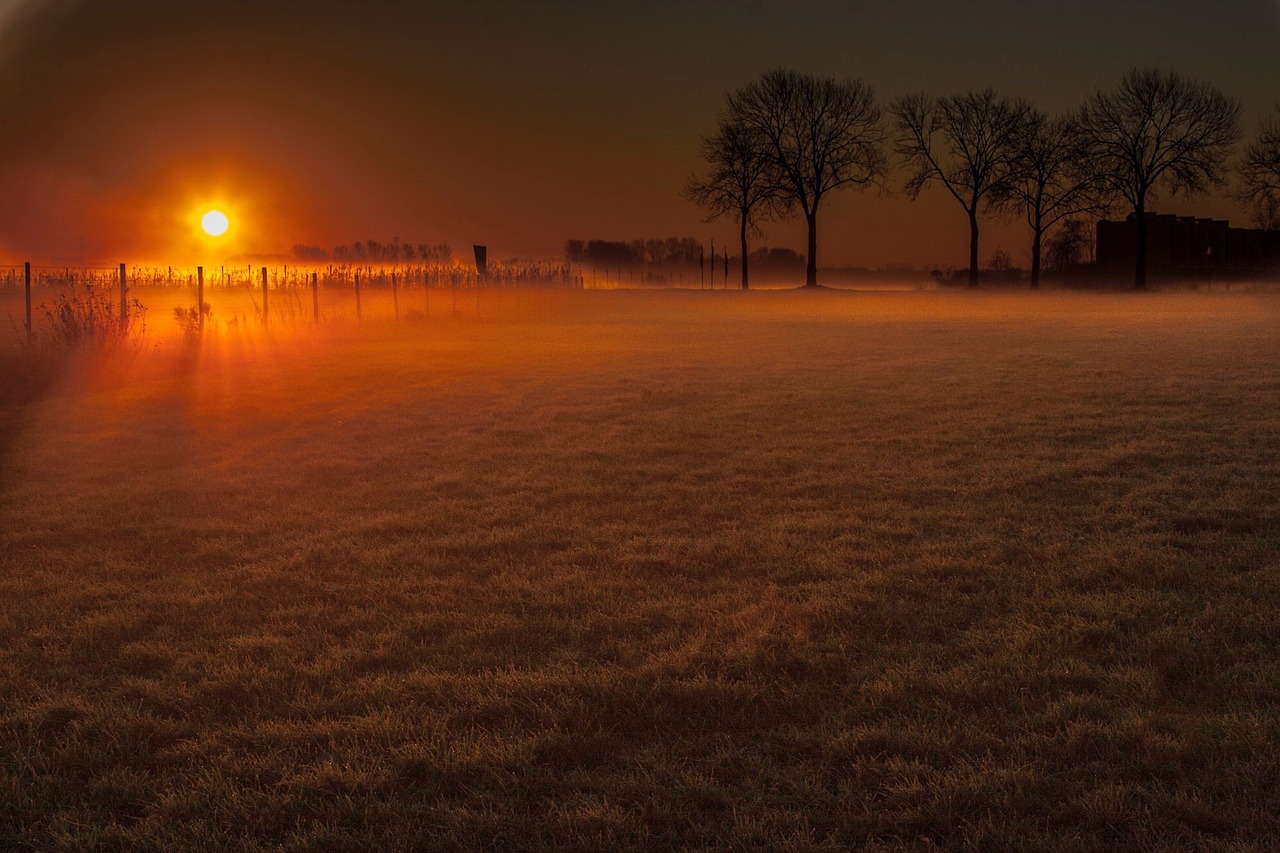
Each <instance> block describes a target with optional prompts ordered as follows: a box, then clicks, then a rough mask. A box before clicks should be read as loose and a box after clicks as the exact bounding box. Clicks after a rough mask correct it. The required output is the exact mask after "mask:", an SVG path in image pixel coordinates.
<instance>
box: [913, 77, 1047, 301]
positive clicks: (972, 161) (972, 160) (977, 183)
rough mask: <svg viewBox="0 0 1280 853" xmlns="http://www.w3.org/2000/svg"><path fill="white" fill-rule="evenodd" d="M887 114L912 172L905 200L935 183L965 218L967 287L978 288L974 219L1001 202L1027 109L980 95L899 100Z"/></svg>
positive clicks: (993, 95) (987, 92)
mask: <svg viewBox="0 0 1280 853" xmlns="http://www.w3.org/2000/svg"><path fill="white" fill-rule="evenodd" d="M889 110H890V112H892V113H893V115H894V117H895V119H896V123H897V140H896V145H895V148H896V150H897V152H898V154H899V155H900V156H901V157H902V158H903V160H904V161H905V162H906V164H907V167H908V168H909V169H910V170H911V175H910V177H909V178H908V179H907V183H906V187H905V191H906V194H907V196H908V197H910V198H912V199H915V198H918V197H919V195H920V193H921V191H923V190H924V188H925V187H927V186H929V184H931V183H933V182H935V181H937V182H938V183H940V184H942V185H943V187H945V188H946V190H947V192H949V193H951V196H952V197H953V198H954V199H955V200H956V201H958V202H960V206H961V207H963V208H964V211H965V213H966V214H967V215H968V217H969V286H970V287H977V286H978V217H979V216H980V215H981V214H983V213H984V212H987V211H989V210H993V209H998V208H999V206H1000V201H1001V199H1002V198H1004V197H1005V188H1006V186H1007V184H1008V182H1009V181H1010V179H1011V177H1012V176H1013V173H1014V170H1015V169H1016V167H1017V161H1018V141H1019V140H1020V139H1021V138H1022V137H1023V135H1024V133H1025V127H1026V124H1027V121H1028V116H1029V115H1030V113H1031V107H1030V106H1029V105H1028V104H1027V103H1026V102H1025V101H1023V100H1021V99H1010V98H1005V97H1001V96H999V95H997V94H996V93H995V92H994V91H993V90H991V89H983V90H982V91H980V92H974V91H969V92H966V93H964V94H963V95H955V96H953V97H950V98H933V97H931V96H929V95H926V94H918V95H904V96H902V97H900V98H897V99H895V100H894V102H893V104H892V105H891V106H890V108H889ZM938 136H940V137H941V145H938V144H936V143H935V137H938Z"/></svg>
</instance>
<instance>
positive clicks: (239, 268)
mask: <svg viewBox="0 0 1280 853" xmlns="http://www.w3.org/2000/svg"><path fill="white" fill-rule="evenodd" d="M584 286H590V285H589V284H588V283H586V282H584V278H583V275H582V273H581V272H580V271H578V270H575V269H573V268H571V267H569V266H567V265H564V264H555V263H547V262H536V261H534V262H497V263H493V264H491V265H489V267H488V270H487V271H486V274H485V275H484V276H483V277H481V276H479V275H478V274H477V272H476V270H475V268H474V267H468V266H464V265H462V264H447V263H424V264H395V265H374V264H326V265H323V266H319V265H316V266H307V265H303V264H280V265H277V266H274V267H272V266H254V265H252V264H242V265H218V266H210V267H203V266H194V267H186V266H169V265H165V266H159V265H129V264H118V265H114V266H103V265H93V266H69V265H35V264H31V263H24V264H22V265H9V266H0V288H3V289H8V290H9V291H10V292H11V293H13V292H15V291H18V290H21V291H22V292H23V297H24V299H23V301H24V304H23V308H22V331H23V336H24V337H25V339H26V342H27V343H28V344H30V343H31V342H32V338H33V335H34V332H35V328H36V323H35V322H34V318H33V313H35V307H33V306H34V304H35V302H36V301H37V299H38V294H39V292H40V291H44V292H46V293H65V292H68V291H74V290H75V289H77V288H85V289H89V290H91V291H92V292H96V293H98V294H102V295H106V294H112V298H113V300H114V294H115V293H117V292H118V294H119V299H118V305H119V311H120V321H121V323H122V324H124V323H125V321H126V320H127V319H128V313H127V312H128V311H130V310H131V306H140V305H141V303H139V302H138V301H137V300H136V296H134V295H131V294H133V292H134V291H135V289H136V290H146V291H149V292H150V295H149V301H150V302H153V303H155V304H156V305H163V306H164V307H166V308H168V307H170V306H172V307H174V308H179V309H181V310H189V311H191V314H190V316H191V318H192V319H193V321H194V322H195V323H196V324H197V325H198V326H200V327H203V325H204V323H205V320H206V319H207V318H208V317H209V314H210V307H211V303H212V302H219V301H220V302H222V303H223V304H228V305H233V306H234V305H235V304H236V301H235V300H229V299H228V294H230V293H237V294H238V296H239V297H244V296H248V297H249V299H250V300H251V305H252V309H251V310H252V314H253V315H255V316H256V319H257V320H259V321H260V322H262V323H264V324H268V325H269V324H270V323H271V322H272V321H273V319H274V320H275V321H277V322H278V321H280V320H282V319H293V320H298V319H311V320H313V321H318V320H319V319H320V318H321V316H322V314H321V312H322V308H323V309H324V310H325V311H326V312H330V311H332V310H334V309H335V308H341V309H342V310H343V311H345V312H346V313H352V311H354V315H355V317H356V318H357V319H363V317H364V315H365V313H366V311H367V309H368V308H369V307H370V302H371V301H372V302H374V303H375V304H376V305H378V306H379V307H384V306H385V305H386V303H387V302H388V298H389V301H390V307H391V312H390V313H391V315H392V316H393V317H394V318H395V319H401V316H402V307H403V309H404V311H403V313H404V314H405V315H406V316H417V315H427V316H429V315H430V314H431V312H432V309H433V302H435V303H436V304H435V306H434V307H435V310H436V311H437V312H439V311H448V312H452V313H454V314H456V313H458V311H459V301H460V300H462V301H463V303H464V304H465V302H466V301H467V299H468V298H469V297H470V296H474V299H475V301H476V305H477V306H478V304H479V299H480V292H481V290H483V289H515V288H565V289H578V288H582V287H584ZM219 291H221V295H220V296H221V298H219V296H218V294H219ZM412 292H417V293H418V294H419V296H418V297H417V298H414V297H412V296H411V295H410V294H411V293H412ZM441 300H444V301H445V304H444V305H441V304H440V301H441ZM241 301H242V300H241ZM402 302H403V306H402ZM142 307H144V308H150V307H152V306H151V305H146V306H142ZM193 309H194V310H193ZM308 309H309V310H308ZM232 310H233V311H234V308H233V309H232ZM384 313H385V312H384ZM307 315H309V317H308V316H307ZM232 316H239V315H235V314H233V315H232Z"/></svg>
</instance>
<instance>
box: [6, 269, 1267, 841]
mask: <svg viewBox="0 0 1280 853" xmlns="http://www.w3.org/2000/svg"><path fill="white" fill-rule="evenodd" d="M224 316H225V315H224ZM305 319H306V318H305V316H304V317H302V318H294V319H293V321H292V322H282V323H277V325H276V327H275V328H274V329H273V330H272V331H271V333H270V334H268V335H264V334H262V333H261V331H260V330H259V329H258V328H257V327H256V326H255V325H253V324H252V323H250V322H249V321H247V320H246V321H245V322H243V323H237V324H235V325H234V326H233V325H229V324H223V325H221V326H219V327H216V328H215V329H214V330H213V331H212V332H211V333H210V334H207V335H206V338H205V340H204V341H203V342H202V343H201V344H200V345H198V346H193V345H191V344H189V343H183V342H182V341H181V340H180V338H179V337H178V336H176V335H174V334H173V333H172V331H171V330H167V329H166V328H165V327H164V326H163V324H160V323H151V324H150V326H151V329H152V337H151V338H150V339H149V340H148V341H147V342H146V343H145V345H144V346H143V347H142V348H141V350H140V351H138V352H135V353H133V355H131V356H130V357H128V358H124V357H121V356H119V355H117V356H114V357H112V358H110V359H108V360H106V361H102V360H95V359H92V358H88V357H81V358H78V359H74V358H73V359H70V360H68V361H65V362H62V363H60V364H59V365H58V367H57V370H56V371H52V370H51V369H46V370H45V372H44V373H39V371H38V370H37V368H38V367H39V365H33V364H31V362H30V361H29V360H28V359H27V358H26V357H25V356H24V355H23V354H22V353H21V352H19V351H18V350H17V349H16V348H10V349H6V350H0V357H2V358H3V359H4V360H5V363H4V370H5V373H6V384H7V386H8V391H7V392H6V393H4V394H3V395H0V399H2V400H3V402H0V418H2V420H0V440H2V441H3V444H0V465H2V466H3V468H2V469H0V470H2V474H0V554H2V555H3V567H2V569H0V804H3V805H0V848H6V849H9V848H17V849H23V848H30V849H114V848H130V849H165V848H168V849H227V850H233V849H234V850H268V849H270V850H275V849H286V850H310V849H401V850H436V849H438V850H449V849H513V850H514V849H560V850H588V849H591V850H596V849H618V850H628V849H630V850H666V849H740V850H746V849H792V850H824V849H826V850H843V849H849V848H858V847H864V848H866V849H873V850H875V849H882V850H892V849H902V848H916V847H926V846H929V845H941V846H946V847H952V848H960V849H963V848H970V849H984V850H989V849H1021V850H1101V849H1117V848H1126V849H1167V850H1185V849H1214V850H1253V849H1256V850H1265V849H1274V847H1275V846H1277V845H1278V844H1280V820H1278V819H1277V817H1276V815H1277V814H1280V786H1277V784H1276V781H1277V779H1280V713H1278V708H1277V706H1278V703H1280V657H1277V655H1276V649H1277V647H1278V646H1280V607H1278V606H1277V605H1278V604H1280V457H1278V454H1280V406H1278V403H1280V345H1278V344H1277V336H1276V333H1277V329H1280V299H1277V297H1276V296H1275V295H1274V294H1217V295H1212V296H1206V295H1203V294H1201V295H1196V294H1187V293H1181V294H1166V295H1135V294H1111V295H1071V294H1066V295H1062V294H1059V295H1055V294H1050V293H1046V294H1036V295H1032V294H1018V295H1010V294H1005V295H1000V294H985V293H983V294H969V293H963V294H956V293H896V294H888V293H881V294H875V293H856V294H855V293H840V292H817V293H807V292H774V293H748V294H740V293H727V294H725V293H714V294H713V293H679V292H660V293H627V292H612V293H604V294H594V293H572V294H550V293H533V294H528V293H526V294H514V293H508V294H496V293H495V294H486V295H485V297H484V301H483V302H482V303H481V304H480V309H479V312H478V313H477V312H476V308H475V305H474V304H467V305H464V310H463V311H461V312H460V313H459V314H458V315H456V316H455V315H453V314H452V313H448V312H441V313H438V314H435V315H432V316H430V317H426V316H414V317H412V318H407V319H406V320H405V321H403V322H401V323H399V324H395V323H392V322H390V321H389V320H388V319H387V318H386V317H380V318H374V319H371V320H370V319H366V322H365V323H363V324H360V325H357V324H355V323H354V322H353V320H352V318H351V317H349V316H333V317H327V318H326V319H325V321H324V322H322V323H321V324H320V325H319V326H317V327H315V328H312V327H311V326H310V325H309V324H308V323H306V322H305ZM24 371H25V372H26V373H24ZM31 371H36V372H37V373H38V374H39V375H41V376H45V377H46V378H47V381H42V382H40V383H33V382H28V381H25V380H22V381H20V377H21V376H25V375H28V373H29V372H31ZM10 378H12V381H10ZM55 380H56V381H55Z"/></svg>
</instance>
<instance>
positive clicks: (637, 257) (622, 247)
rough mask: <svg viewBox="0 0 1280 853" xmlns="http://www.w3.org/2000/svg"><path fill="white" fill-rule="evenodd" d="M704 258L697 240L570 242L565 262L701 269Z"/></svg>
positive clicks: (681, 238)
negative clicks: (699, 265)
mask: <svg viewBox="0 0 1280 853" xmlns="http://www.w3.org/2000/svg"><path fill="white" fill-rule="evenodd" d="M705 254H706V250H705V249H704V247H703V245H702V243H701V242H700V241H699V240H698V238H697V237H665V238H644V239H638V240H626V241H619V240H568V241H566V242H565V244H564V259H565V260H566V261H568V262H569V263H571V264H586V265H590V266H598V267H645V266H647V267H678V266H698V264H700V263H702V262H703V260H704V256H705Z"/></svg>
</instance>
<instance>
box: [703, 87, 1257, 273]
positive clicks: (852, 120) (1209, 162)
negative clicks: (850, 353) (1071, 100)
mask: <svg viewBox="0 0 1280 853" xmlns="http://www.w3.org/2000/svg"><path fill="white" fill-rule="evenodd" d="M1240 112H1241V107H1240V103H1239V102H1238V101H1237V100H1236V99H1234V98H1232V97H1229V96H1227V95H1225V94H1223V93H1222V92H1221V91H1219V90H1218V89H1216V88H1214V87H1212V86H1210V85H1208V84H1205V83H1202V82H1198V81H1195V80H1191V79H1188V78H1186V77H1183V76H1181V75H1180V74H1178V73H1176V72H1172V71H1162V70H1159V69H1150V68H1148V69H1138V68H1135V69H1132V70H1130V71H1129V72H1128V73H1126V74H1125V75H1124V76H1123V77H1122V78H1121V80H1120V82H1119V83H1118V84H1117V85H1116V86H1115V87H1114V88H1112V89H1110V90H1097V91H1095V92H1094V93H1093V94H1092V95H1090V96H1089V97H1088V98H1086V99H1085V101H1084V102H1083V103H1082V104H1081V105H1080V107H1078V108H1077V109H1076V110H1073V111H1071V112H1069V113H1067V114H1065V115H1059V116H1050V115H1047V114H1045V113H1043V112H1041V111H1040V110H1038V109H1037V108H1035V107H1034V106H1032V105H1031V104H1030V103H1028V102H1027V101H1025V100H1023V99H1021V98H1015V97H1008V96H1004V95H1000V94H998V93H997V92H995V91H994V90H992V89H989V88H988V89H982V90H970V91H967V92H962V93H960V94H956V95H950V96H943V97H938V96H934V95H931V94H928V93H918V94H912V95H903V96H900V97H897V98H895V99H893V100H892V101H891V102H890V103H889V104H888V105H887V107H882V106H881V104H880V103H879V102H878V101H877V100H876V97H875V93H874V90H873V89H872V87H871V86H869V85H868V84H866V83H865V82H863V81H862V80H858V79H836V78H831V77H821V76H814V75H808V74H800V73H798V72H795V71H792V70H789V69H785V68H778V69H774V70H771V71H768V72H766V73H765V74H763V75H762V76H761V77H759V78H758V79H756V80H754V81H752V82H750V83H748V84H746V85H745V86H743V87H741V88H739V89H737V90H736V91H733V92H730V93H729V94H728V95H726V97H725V104H724V108H723V110H722V112H721V115H720V119H719V123H718V127H717V129H716V131H715V132H714V133H712V134H710V135H708V136H706V137H704V138H703V139H702V142H701V152H702V156H703V159H704V160H705V161H706V167H707V168H706V171H705V172H703V173H702V174H700V175H695V176H693V177H691V178H690V179H689V181H688V183H687V184H686V186H685V190H684V193H685V195H686V197H688V198H689V199H690V200H692V201H693V202H694V203H696V204H697V205H698V206H700V207H701V208H703V209H704V210H705V211H706V213H707V219H708V221H710V220H714V219H717V218H720V217H722V216H727V217H730V218H731V219H733V220H734V221H735V222H736V223H737V224H738V226H739V233H738V237H739V241H740V243H741V256H742V257H743V258H744V259H748V258H750V257H751V253H750V252H749V250H748V249H749V240H750V238H751V237H752V236H755V235H758V234H759V233H760V224H761V223H762V222H764V221H766V220H770V219H776V218H787V217H792V216H797V215H799V216H803V218H804V221H805V224H806V226H807V230H808V246H807V254H806V268H805V284H806V285H808V286H816V285H817V283H818V282H817V269H818V266H817V217H818V212H819V210H820V209H821V207H822V205H823V202H824V201H825V200H826V198H827V196H828V195H829V194H830V193H833V192H836V191H839V190H842V189H849V188H853V189H861V190H865V189H869V188H872V187H876V188H879V189H881V190H882V191H884V192H889V193H901V194H902V195H904V196H905V197H907V198H909V199H912V200H914V199H916V198H918V197H919V195H920V194H921V193H922V192H923V191H924V190H925V189H926V188H928V187H930V186H938V187H941V188H942V189H944V190H945V191H946V192H947V194H948V195H950V196H951V198H952V199H953V200H954V201H955V202H956V203H957V204H958V205H959V206H960V208H961V209H962V210H963V212H964V214H965V217H966V219H967V222H968V226H969V270H968V284H969V286H970V287H977V286H978V247H979V240H980V235H981V222H982V220H983V219H984V218H985V217H988V216H991V215H1010V214H1016V215H1020V216H1022V217H1023V218H1025V220H1026V222H1027V225H1028V228H1029V230H1030V234H1031V238H1030V240H1031V286H1032V287H1036V286H1038V285H1039V281H1040V272H1041V266H1042V257H1043V254H1044V246H1045V240H1046V235H1047V234H1049V232H1050V231H1051V230H1052V229H1054V228H1055V227H1059V226H1061V225H1067V224H1069V223H1077V224H1078V222H1079V220H1078V219H1076V217H1079V216H1082V215H1091V214H1092V215H1103V214H1105V213H1108V212H1110V211H1112V210H1114V209H1116V208H1119V207H1124V208H1128V209H1129V210H1130V211H1131V212H1132V214H1133V215H1134V218H1135V221H1136V231H1137V246H1136V248H1137V253H1136V256H1137V260H1136V263H1135V269H1134V287H1135V288H1138V289H1144V288H1145V287H1146V250H1145V247H1146V214H1147V211H1148V209H1149V205H1150V204H1151V202H1152V201H1153V200H1154V199H1155V198H1156V197H1157V194H1158V193H1161V192H1167V193H1169V194H1171V195H1177V194H1184V195H1188V196H1190V195H1195V194H1199V193H1203V192H1205V191H1207V190H1208V189H1209V188H1210V187H1218V186H1223V185H1224V184H1226V182H1227V179H1228V176H1229V174H1230V173H1231V171H1232V169H1231V166H1232V164H1231V162H1230V158H1231V155H1232V153H1233V151H1234V149H1235V146H1236V144H1237V143H1238V141H1239V139H1240V136H1241V133H1240V127H1239V125H1240ZM891 155H892V157H893V158H894V160H893V161H891ZM894 166H896V170H895V171H898V172H901V173H902V174H904V175H905V179H904V180H903V181H902V184H901V186H900V187H891V186H889V184H888V179H889V176H890V171H891V167H894ZM1234 171H1235V173H1236V174H1237V176H1238V178H1239V181H1240V185H1239V189H1238V190H1237V192H1236V194H1235V195H1236V197H1237V198H1238V199H1239V200H1240V201H1241V202H1242V203H1244V204H1245V205H1246V206H1247V207H1248V208H1249V210H1250V211H1251V213H1252V214H1253V216H1254V219H1255V222H1256V223H1257V224H1258V225H1259V226H1260V227H1264V228H1269V229H1276V228H1280V123H1277V121H1276V120H1275V119H1264V120H1263V121H1262V123H1261V124H1260V126H1259V127H1258V130H1257V133H1256V136H1255V138H1254V140H1253V141H1252V142H1251V143H1250V145H1249V146H1248V147H1247V148H1246V149H1245V151H1244V155H1243V158H1242V159H1241V160H1240V161H1239V162H1238V163H1236V164H1235V169H1234ZM741 273H742V282H741V286H742V287H743V288H744V289H745V288H747V287H748V283H749V279H748V263H747V262H745V261H744V263H743V264H742V270H741Z"/></svg>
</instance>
